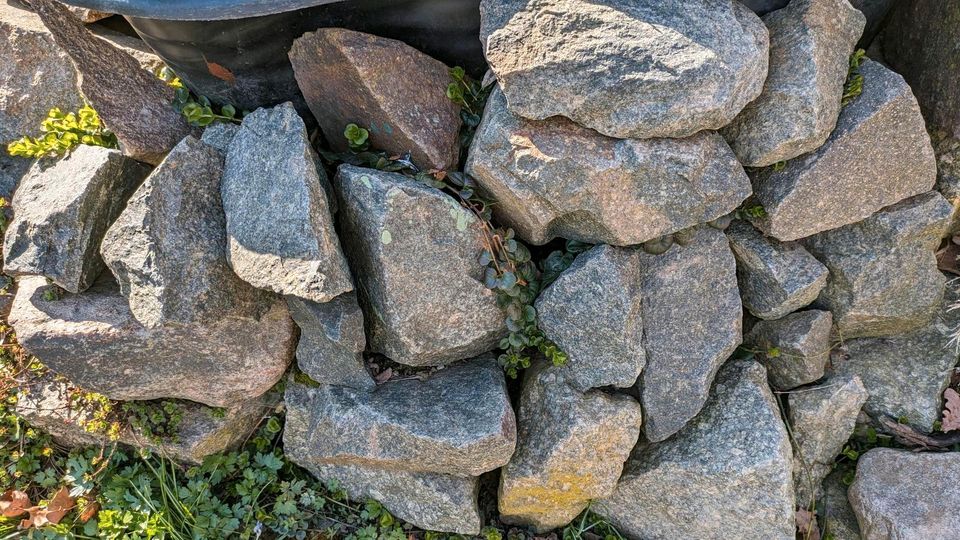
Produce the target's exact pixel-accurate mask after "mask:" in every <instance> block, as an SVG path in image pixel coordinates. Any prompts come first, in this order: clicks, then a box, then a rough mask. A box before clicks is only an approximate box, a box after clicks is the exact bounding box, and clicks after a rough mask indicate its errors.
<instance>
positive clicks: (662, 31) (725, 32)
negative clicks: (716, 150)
mask: <svg viewBox="0 0 960 540" xmlns="http://www.w3.org/2000/svg"><path fill="white" fill-rule="evenodd" d="M480 12H481V20H482V26H481V31H480V34H481V36H480V37H481V41H482V42H483V45H484V51H485V53H486V56H487V61H488V62H489V63H490V67H491V68H492V69H493V71H494V73H496V75H497V79H498V80H499V81H500V84H501V85H503V89H504V93H505V94H506V96H507V99H508V101H509V102H510V109H511V110H512V111H513V112H515V113H517V114H519V115H521V116H523V117H526V118H531V119H535V120H543V119H545V118H549V117H551V116H557V115H562V116H566V117H567V118H570V119H572V120H573V121H575V122H577V123H579V124H581V125H584V126H586V127H589V128H591V129H595V130H597V131H599V132H600V133H603V134H605V135H609V136H611V137H618V138H648V137H687V136H689V135H692V134H694V133H696V132H698V131H701V130H704V129H719V128H721V127H723V126H725V125H727V124H728V123H730V121H731V120H732V119H733V118H734V117H735V116H736V115H737V113H739V112H740V110H741V109H743V107H744V106H745V105H746V104H747V103H749V102H751V101H753V100H754V99H755V98H756V97H757V96H758V95H760V91H761V90H762V88H763V80H764V78H765V77H766V75H767V60H768V46H769V38H768V35H767V29H766V27H765V26H764V25H763V23H762V22H761V21H760V19H759V18H758V17H757V16H756V15H755V14H753V13H752V12H751V11H750V10H749V9H748V8H746V7H745V6H743V5H741V4H740V3H739V2H732V1H729V0H723V1H720V2H693V3H689V2H680V1H677V0H669V1H662V0H633V1H623V0H602V1H598V2H588V3H584V2H580V1H577V0H545V1H536V2H533V1H530V0H483V1H482V2H481V3H480ZM703 81H710V83H709V84H703Z"/></svg>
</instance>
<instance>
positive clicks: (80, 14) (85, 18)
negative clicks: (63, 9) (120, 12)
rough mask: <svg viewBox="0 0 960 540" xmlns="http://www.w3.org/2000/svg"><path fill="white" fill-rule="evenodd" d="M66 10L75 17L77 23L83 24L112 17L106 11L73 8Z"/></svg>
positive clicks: (69, 7)
mask: <svg viewBox="0 0 960 540" xmlns="http://www.w3.org/2000/svg"><path fill="white" fill-rule="evenodd" d="M67 9H68V10H69V11H70V13H73V16H74V17H76V18H77V20H78V21H80V22H82V23H83V24H90V23H95V22H97V21H99V20H102V19H106V18H107V17H110V16H112V15H113V14H112V13H107V12H106V11H97V10H95V9H87V8H81V7H75V6H67Z"/></svg>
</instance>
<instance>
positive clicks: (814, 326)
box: [743, 310, 833, 391]
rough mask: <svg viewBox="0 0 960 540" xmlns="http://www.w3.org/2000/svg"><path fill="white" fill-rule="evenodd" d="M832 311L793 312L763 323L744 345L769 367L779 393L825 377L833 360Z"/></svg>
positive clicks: (744, 340) (773, 385) (752, 331)
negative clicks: (831, 337)
mask: <svg viewBox="0 0 960 540" xmlns="http://www.w3.org/2000/svg"><path fill="white" fill-rule="evenodd" d="M832 329H833V317H832V316H831V315H830V312H829V311H819V310H809V311H801V312H798V313H791V314H790V315H787V316H786V317H784V318H782V319H778V320H775V321H760V322H758V323H757V324H755V325H754V326H753V328H751V329H750V332H749V333H748V334H747V335H746V336H744V338H743V342H744V344H745V345H746V346H747V348H748V349H750V350H751V351H753V352H754V354H755V355H756V357H757V359H758V360H759V362H760V363H761V364H763V367H765V368H767V375H769V377H770V385H771V386H772V387H773V388H774V389H775V390H781V391H783V390H790V389H793V388H796V387H798V386H800V385H803V384H808V383H812V382H814V381H816V380H818V379H820V378H821V377H823V371H824V368H825V367H826V365H827V362H828V361H829V360H830V349H831V343H830V332H831V330H832Z"/></svg>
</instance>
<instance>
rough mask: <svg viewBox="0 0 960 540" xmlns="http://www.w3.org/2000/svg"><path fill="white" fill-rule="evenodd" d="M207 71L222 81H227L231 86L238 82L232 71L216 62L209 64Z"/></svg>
mask: <svg viewBox="0 0 960 540" xmlns="http://www.w3.org/2000/svg"><path fill="white" fill-rule="evenodd" d="M207 71H209V72H210V74H211V75H213V76H214V77H216V78H218V79H220V80H221V81H226V82H228V83H230V84H235V83H236V82H237V77H236V76H234V74H233V72H232V71H230V70H229V69H227V68H225V67H223V66H221V65H220V64H218V63H216V62H207Z"/></svg>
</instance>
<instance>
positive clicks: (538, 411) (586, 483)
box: [497, 362, 641, 532]
mask: <svg viewBox="0 0 960 540" xmlns="http://www.w3.org/2000/svg"><path fill="white" fill-rule="evenodd" d="M518 416H519V418H518V422H519V434H518V443H517V451H516V452H515V453H514V454H513V457H512V458H510V462H509V463H507V465H506V466H505V467H504V468H503V471H502V472H501V473H500V491H499V496H498V497H497V499H498V502H499V509H500V519H501V520H503V521H506V522H508V523H515V524H520V525H529V526H532V527H533V528H534V529H536V530H537V531H539V532H544V531H548V530H551V529H555V528H557V527H562V526H564V525H566V524H568V523H570V521H571V520H573V518H575V517H577V515H578V514H580V512H582V511H583V509H584V508H586V507H587V505H588V504H589V502H590V501H591V500H593V499H599V498H603V497H608V496H610V495H611V494H612V493H613V489H614V487H615V486H616V484H617V480H618V479H619V478H620V473H621V472H622V471H623V463H624V461H626V460H627V456H629V455H630V451H631V450H633V447H634V445H636V443H637V438H638V437H639V436H640V422H641V411H640V404H639V403H637V402H636V401H634V400H633V398H631V397H629V396H625V395H618V394H606V393H603V392H600V391H591V392H587V393H586V394H584V393H581V392H578V391H577V390H575V389H573V388H572V387H570V386H569V385H567V384H566V382H565V380H564V378H563V375H562V373H561V371H560V370H558V369H556V368H554V367H551V366H549V364H547V363H546V362H541V363H540V364H539V365H537V366H535V367H534V368H533V369H531V370H528V371H527V372H526V374H525V375H524V381H523V391H522V393H521V396H520V412H519V415H518Z"/></svg>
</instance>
